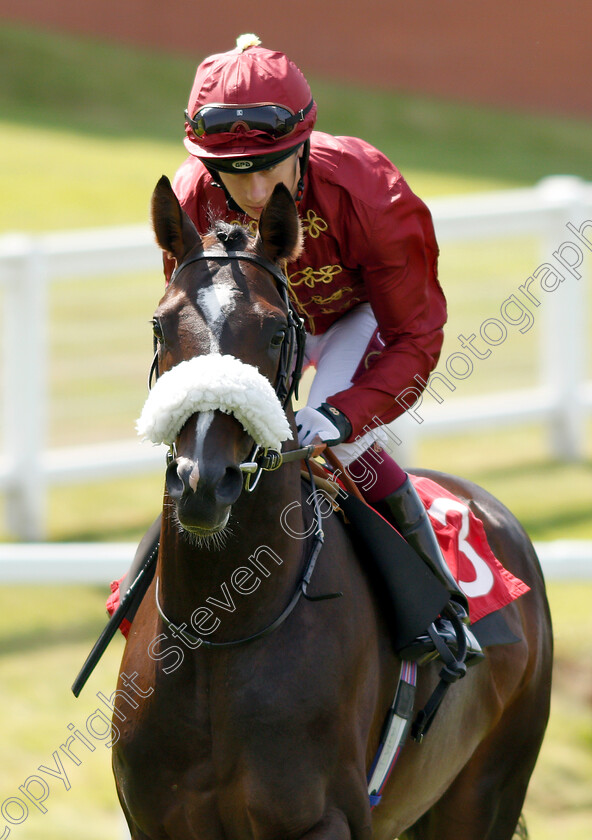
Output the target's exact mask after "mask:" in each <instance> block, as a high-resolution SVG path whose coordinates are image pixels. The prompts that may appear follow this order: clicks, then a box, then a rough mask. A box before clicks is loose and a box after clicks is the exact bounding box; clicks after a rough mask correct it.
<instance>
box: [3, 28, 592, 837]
mask: <svg viewBox="0 0 592 840" xmlns="http://www.w3.org/2000/svg"><path fill="white" fill-rule="evenodd" d="M198 58H199V57H198V56H196V60H197V59H198ZM194 69H195V61H193V60H188V59H185V58H178V57H174V56H169V55H158V54H156V53H154V52H150V53H148V52H144V51H142V50H132V49H129V48H122V47H118V46H114V45H107V44H103V43H99V42H93V41H91V40H88V39H77V38H71V37H66V36H63V37H62V36H59V35H55V34H52V35H48V34H46V33H42V32H36V31H33V30H27V29H22V28H18V27H14V26H11V25H4V26H3V27H2V29H1V30H0V70H1V72H0V160H2V166H1V168H0V187H1V190H2V196H3V199H4V200H3V201H2V202H0V233H2V232H8V231H27V232H36V231H46V230H57V229H67V228H71V227H79V228H82V227H87V226H105V225H112V224H130V223H132V224H133V223H139V224H144V223H146V221H147V213H148V202H149V196H150V194H151V191H152V188H153V186H154V184H155V182H156V180H157V179H158V177H159V176H160V174H161V173H163V172H165V173H167V174H168V175H169V176H172V174H173V173H174V171H175V169H176V168H177V166H178V165H179V163H180V162H181V161H182V159H183V158H184V149H183V146H182V144H181V137H182V111H183V108H184V106H185V102H186V97H187V93H188V91H189V88H190V84H191V80H192V78H193V73H194ZM304 69H306V68H304ZM311 81H312V83H313V88H314V92H315V97H316V98H317V100H318V103H319V112H320V115H321V116H320V119H319V124H318V127H319V128H320V129H322V130H326V131H330V132H333V133H348V134H355V135H360V136H363V137H365V138H366V139H368V140H369V141H371V142H373V143H374V144H375V145H376V146H378V147H379V148H381V149H382V150H383V151H385V152H386V153H387V154H388V155H389V156H390V157H391V158H392V159H393V160H394V161H395V162H396V163H397V164H398V165H399V167H400V168H401V169H402V171H403V172H404V173H405V175H406V177H407V178H408V180H409V182H410V183H411V185H412V187H413V188H414V189H415V190H416V191H417V192H418V193H419V194H420V195H422V196H424V197H426V198H427V199H428V201H429V199H430V198H433V197H436V196H439V195H445V194H452V193H460V192H474V191H480V190H488V189H498V188H505V187H516V186H522V185H531V184H533V183H535V182H536V181H537V180H538V179H540V178H542V177H544V176H546V175H550V174H557V173H569V174H575V175H579V176H581V177H584V178H587V179H588V180H592V160H591V157H590V148H592V124H591V123H589V122H584V121H578V120H569V119H565V118H562V119H561V120H557V119H554V118H551V117H545V116H538V117H537V116H525V115H519V114H514V113H509V112H504V111H502V110H500V109H489V108H475V107H468V106H467V107H465V106H462V105H459V104H452V103H448V102H440V101H430V100H428V99H417V98H412V97H405V96H400V95H397V96H390V95H388V94H386V93H380V94H376V93H375V92H374V91H370V90H365V89H356V88H355V87H352V86H348V87H347V88H342V87H340V86H338V85H334V84H331V85H328V84H325V83H324V82H323V81H322V80H318V79H312V80H311ZM544 258H545V255H542V256H541V254H540V253H539V252H538V250H537V248H536V245H535V244H534V243H533V242H532V241H529V240H525V239H516V240H514V241H509V242H507V241H506V242H503V243H499V242H494V243H472V244H470V245H462V246H461V245H458V246H457V245H454V246H447V247H446V249H445V251H444V253H443V254H442V261H441V276H442V282H443V285H444V287H445V290H446V293H447V296H448V298H449V302H450V322H449V328H448V338H447V345H446V347H445V350H444V357H445V356H446V353H447V352H452V350H453V349H455V339H454V336H456V335H457V334H458V333H459V332H460V331H462V330H464V331H465V332H466V331H467V330H469V331H471V330H474V329H475V327H478V325H479V324H480V323H481V322H482V321H483V320H484V318H487V317H491V316H493V315H495V313H496V308H497V307H499V304H500V303H501V301H502V300H503V299H504V298H505V297H506V296H507V294H509V293H510V292H511V291H514V290H515V289H516V287H517V286H518V285H519V284H520V283H522V282H523V281H524V280H525V279H526V277H528V276H529V275H530V273H531V272H532V271H533V270H534V269H535V268H536V267H537V266H538V265H539V264H540V262H541V261H542V260H543V259H544ZM161 289H162V280H161V277H160V273H159V271H158V270H156V269H155V271H154V272H153V273H147V274H142V275H137V276H131V277H130V276H129V275H126V276H124V277H123V276H122V277H107V278H100V279H98V280H92V281H88V282H86V281H85V282H84V283H80V284H77V283H73V282H70V281H69V282H64V283H61V282H56V283H55V284H54V285H53V286H52V290H51V295H50V307H51V325H50V333H51V334H50V368H49V369H50V377H51V406H50V434H49V436H50V442H51V443H52V444H53V445H63V444H65V443H85V442H88V443H92V442H95V441H102V440H109V439H119V438H122V437H129V436H131V435H132V429H133V421H134V418H135V417H136V416H137V414H138V413H139V410H140V408H141V405H142V402H143V400H144V396H145V385H144V382H145V375H146V372H147V367H148V364H149V355H150V334H149V329H148V325H147V321H148V320H149V318H150V315H151V313H152V310H153V308H154V305H155V302H156V300H157V299H158V297H159V295H160V293H161ZM0 300H1V295H0ZM551 300H552V299H551ZM551 305H552V303H551ZM589 307H590V304H589V303H588V308H589ZM589 314H590V313H589ZM536 315H537V318H536V323H535V326H534V327H533V329H532V330H530V331H529V332H528V333H526V334H525V335H520V334H519V333H518V331H517V330H515V331H514V332H513V334H511V335H509V337H508V340H507V341H506V342H505V343H504V345H503V346H502V347H500V348H496V350H495V352H494V353H493V354H492V358H491V359H490V360H488V361H487V363H486V364H485V363H484V364H481V365H479V366H477V365H476V369H475V373H474V375H473V376H471V378H470V379H469V380H467V381H466V382H465V383H461V384H462V388H461V387H460V386H459V388H458V391H459V394H458V396H462V397H464V396H467V395H468V394H473V393H490V392H494V391H495V390H496V389H498V388H504V389H506V388H508V387H521V386H525V385H529V384H532V382H533V380H535V379H536V376H537V366H536V359H537V356H538V353H539V347H540V344H541V343H542V342H543V341H544V335H543V334H542V327H541V320H542V319H541V318H539V317H538V315H539V313H538V311H537V313H536ZM586 364H587V369H588V372H589V373H590V372H592V359H591V358H590V351H589V355H588V358H587V360H586ZM591 447H592V434H589V435H588V438H587V458H586V460H585V461H584V462H582V463H578V464H564V463H561V462H557V461H555V460H553V459H552V458H551V457H550V456H549V454H548V447H547V445H546V438H545V432H544V430H543V429H542V428H541V427H539V426H533V427H529V428H521V429H517V430H515V431H503V432H502V431H495V430H494V431H492V432H490V433H479V434H475V435H469V434H463V435H458V436H448V437H446V438H439V439H434V440H430V441H426V442H424V443H422V444H421V445H420V448H419V452H418V461H417V463H419V464H421V465H423V466H433V467H435V468H438V469H445V470H450V471H453V472H457V473H459V474H462V475H465V476H467V477H469V478H472V479H473V480H475V481H477V482H479V483H481V484H483V485H485V486H486V487H487V488H488V489H489V490H491V491H492V492H493V493H495V494H496V495H498V496H499V497H500V498H501V499H502V500H503V501H504V502H505V503H506V504H508V505H509V506H510V507H511V508H512V509H513V510H514V512H515V513H517V515H518V516H519V517H520V518H521V520H522V521H523V522H524V524H525V525H526V527H527V529H528V530H529V532H530V534H531V536H532V537H533V538H534V539H552V538H557V537H566V538H574V537H581V538H587V539H590V538H592V521H591V516H590V499H592V466H591V463H590V461H591V456H592V453H591ZM161 488H162V475H160V474H155V475H153V476H148V477H142V478H141V479H134V478H129V479H127V480H122V481H110V482H103V483H98V484H95V485H92V486H75V487H62V488H55V489H54V490H52V492H51V494H50V502H49V516H48V521H49V528H50V536H51V538H52V539H59V540H63V539H66V540H78V539H83V540H84V539H92V540H95V539H96V540H111V539H122V538H123V539H130V540H135V539H137V538H138V537H139V535H140V534H141V533H142V532H143V530H144V528H145V527H146V525H147V523H149V522H150V521H151V520H152V518H153V515H154V512H155V509H156V508H157V507H158V506H159V497H160V494H161ZM2 527H3V526H0V529H1V528H2ZM10 537H11V535H10V534H9V533H7V532H6V531H2V530H0V538H5V539H6V538H10ZM122 571H123V570H122ZM550 594H551V602H552V609H553V614H554V621H555V629H556V640H557V665H556V678H555V679H556V682H555V691H554V700H553V716H552V722H551V726H550V730H549V735H548V739H547V741H546V744H545V747H544V749H543V754H542V757H541V761H540V763H539V765H538V767H537V771H536V774H535V778H534V782H533V786H532V789H531V794H530V797H529V804H528V809H527V815H528V817H529V821H530V826H531V836H532V837H533V838H537V840H557V838H561V840H589V838H590V836H592V795H591V790H590V784H589V782H590V778H591V777H592V727H591V723H590V719H591V718H590V705H591V702H592V683H591V674H592V667H591V666H592V649H591V647H590V642H589V639H590V638H591V637H592V636H591V632H590V631H591V630H592V626H591V624H590V621H591V619H590V615H591V613H590V610H589V603H590V598H591V596H592V586H590V585H588V584H586V585H583V586H582V585H580V584H578V585H575V584H569V583H565V584H553V585H552V586H551V587H550ZM104 596H105V593H104V591H99V590H97V589H94V588H88V587H65V588H63V589H58V588H57V587H38V588H33V589H31V588H28V589H26V590H25V589H24V588H23V587H7V588H6V589H5V590H4V591H3V592H2V593H1V594H0V643H1V645H2V648H1V650H0V657H1V660H0V662H1V668H2V681H1V685H0V703H1V708H2V711H3V714H2V718H1V721H0V741H1V743H2V747H3V756H4V757H5V760H4V761H3V762H2V767H1V769H0V782H1V784H0V795H1V796H2V798H3V799H4V798H5V797H7V796H11V795H18V790H17V788H18V785H20V784H22V783H23V781H24V779H25V778H26V777H27V775H29V774H32V773H35V771H36V768H37V767H38V765H39V764H42V763H44V764H49V766H51V753H52V751H53V750H54V749H56V748H57V747H58V746H59V744H61V743H64V741H65V737H66V736H67V734H68V732H67V729H66V727H67V724H68V723H69V722H73V723H75V724H76V725H78V726H79V725H80V724H81V723H84V720H85V719H86V718H87V717H88V715H89V714H90V713H91V712H92V711H93V710H94V709H95V708H96V706H97V701H96V698H95V693H96V692H97V691H99V690H102V691H103V692H104V693H109V692H110V691H111V690H112V686H113V683H114V678H115V674H116V670H117V664H118V661H119V658H120V655H121V650H122V643H121V640H117V641H116V642H114V643H113V644H112V646H111V649H110V650H109V652H108V654H107V656H106V657H105V658H104V660H103V661H102V662H101V665H100V667H99V669H97V671H96V672H95V674H94V675H93V678H92V682H91V683H90V684H89V686H88V687H87V689H85V693H84V694H83V695H82V698H81V699H80V700H78V701H74V699H73V698H72V697H71V696H70V694H69V685H70V683H71V681H72V679H73V677H74V675H75V673H76V672H77V670H78V668H79V666H80V664H81V663H82V661H83V660H84V657H85V656H86V654H87V652H88V649H89V648H90V646H91V644H92V642H93V641H94V639H95V638H96V635H97V633H98V632H99V630H100V628H101V627H102V624H103V617H102V616H103V603H104ZM105 752H106V751H105V750H104V748H103V747H102V746H100V745H99V746H98V747H97V750H96V751H95V752H94V753H92V754H89V755H88V756H86V757H85V760H84V762H83V764H82V765H81V767H79V768H72V772H71V783H72V788H71V790H70V791H66V790H65V789H63V788H62V789H61V790H60V789H59V788H58V787H57V786H54V787H53V788H52V794H51V797H50V800H48V807H49V813H48V814H45V815H42V814H40V813H38V814H36V815H33V816H31V817H30V818H29V820H27V822H26V823H25V824H23V825H22V826H20V827H15V828H14V829H13V831H14V836H15V837H17V838H19V840H28V838H35V840H50V838H56V840H57V838H58V837H59V838H60V840H63V838H68V837H77V836H80V835H81V834H84V835H85V837H87V838H89V840H93V838H97V840H98V838H104V837H114V836H118V833H119V818H118V816H117V805H116V802H115V795H114V792H113V786H112V781H111V777H110V770H109V761H108V756H107V755H105ZM58 784H59V783H58ZM0 828H2V825H0Z"/></svg>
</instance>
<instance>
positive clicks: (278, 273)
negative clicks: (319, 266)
mask: <svg viewBox="0 0 592 840" xmlns="http://www.w3.org/2000/svg"><path fill="white" fill-rule="evenodd" d="M201 260H214V261H216V262H225V261H228V260H230V261H232V260H236V261H245V262H249V263H252V264H254V265H257V266H259V267H260V268H262V269H263V270H264V271H266V272H267V273H268V274H270V275H271V276H272V277H273V279H274V281H275V284H276V288H277V290H278V292H279V294H280V296H281V298H282V302H283V304H284V307H285V309H286V317H287V326H288V329H287V331H286V334H285V336H284V339H283V341H282V344H281V347H280V356H279V360H278V369H277V374H276V381H275V385H274V390H275V393H276V396H277V398H278V400H279V401H280V403H281V405H282V408H283V409H285V408H286V406H287V405H288V403H289V402H290V400H291V398H292V396H295V397H296V398H298V386H299V383H300V379H301V377H302V365H303V361H304V345H305V341H306V333H305V330H304V322H303V320H302V318H301V317H300V316H299V315H298V314H297V312H296V310H295V309H294V306H293V304H292V302H291V301H290V299H289V296H288V278H287V277H286V275H285V273H284V272H283V271H282V270H281V268H279V266H277V265H276V264H275V263H273V262H271V260H268V259H266V257H262V256H260V255H259V254H256V253H254V252H252V251H237V250H225V251H219V250H213V249H207V250H204V251H199V252H198V253H196V254H193V255H192V256H191V257H189V258H188V259H186V260H184V261H183V262H181V263H180V264H179V265H178V266H177V267H176V268H175V270H174V271H173V273H172V275H171V279H170V281H169V285H171V284H172V283H174V282H175V280H176V279H177V277H178V276H179V274H180V273H181V272H182V271H183V270H184V269H185V268H186V267H187V266H188V265H192V264H193V263H195V262H199V261H201ZM154 342H155V346H154V358H153V360H152V365H151V366H150V373H149V376H148V388H149V389H150V388H151V387H152V383H153V382H155V381H156V380H157V379H158V377H159V369H158V346H157V345H158V342H157V340H156V338H155V340H154ZM317 450H318V447H315V446H307V447H304V448H302V449H294V450H291V451H289V452H279V451H276V450H274V449H264V448H262V447H261V446H259V444H257V443H255V444H254V446H253V449H252V450H251V452H250V454H249V458H248V460H247V461H245V462H244V463H242V464H240V469H241V470H242V472H243V473H244V474H245V480H244V489H245V490H246V492H248V493H252V492H253V490H254V489H255V487H256V486H257V484H258V483H259V479H260V478H261V474H262V472H270V471H273V470H277V469H279V467H280V466H281V465H282V464H283V463H285V462H288V461H296V460H306V461H307V460H308V459H309V458H310V457H312V456H313V455H314V454H316V452H317ZM168 457H169V460H173V459H174V457H175V451H174V444H173V446H172V447H171V449H170V451H169V456H168Z"/></svg>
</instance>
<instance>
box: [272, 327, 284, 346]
mask: <svg viewBox="0 0 592 840" xmlns="http://www.w3.org/2000/svg"><path fill="white" fill-rule="evenodd" d="M285 337H286V328H285V327H282V328H281V329H280V330H278V331H277V332H276V333H275V335H274V336H273V338H272V339H271V341H270V342H269V345H270V347H281V346H282V344H283V343H284V339H285Z"/></svg>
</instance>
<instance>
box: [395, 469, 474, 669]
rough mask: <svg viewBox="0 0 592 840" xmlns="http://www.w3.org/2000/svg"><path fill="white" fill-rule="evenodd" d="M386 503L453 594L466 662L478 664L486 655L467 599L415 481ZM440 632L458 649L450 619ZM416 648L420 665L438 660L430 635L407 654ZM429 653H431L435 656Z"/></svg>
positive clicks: (438, 624) (440, 621) (401, 529)
mask: <svg viewBox="0 0 592 840" xmlns="http://www.w3.org/2000/svg"><path fill="white" fill-rule="evenodd" d="M384 502H385V503H386V505H387V506H388V510H389V512H390V514H391V516H392V518H393V521H394V524H395V525H396V527H397V530H398V531H399V532H400V533H401V535H402V536H403V537H405V539H406V540H407V542H408V543H409V545H410V546H411V547H412V548H413V549H414V550H415V551H416V552H417V554H419V556H420V557H421V558H422V560H423V561H424V562H425V563H426V565H427V566H428V567H429V568H430V569H431V571H432V572H433V573H434V575H435V576H436V577H437V578H438V580H439V581H440V583H442V584H443V585H444V586H445V587H446V589H447V590H448V592H449V593H450V607H451V608H452V609H454V611H455V613H456V615H457V617H458V618H459V619H460V621H461V622H462V626H463V629H464V632H465V637H466V641H467V656H466V660H465V661H466V663H467V665H469V664H475V663H476V662H478V661H479V660H481V659H483V651H482V649H481V645H480V644H479V642H478V641H477V639H476V638H475V635H474V633H473V632H472V630H471V629H470V628H469V626H468V625H469V607H468V602H467V598H466V596H465V594H464V593H463V592H462V591H461V590H460V589H459V586H458V583H457V582H456V581H455V579H454V577H453V576H452V574H451V572H450V569H449V568H448V566H447V565H446V562H445V560H444V557H443V556H442V551H441V549H440V545H439V543H438V540H437V538H436V535H435V533H434V530H433V528H432V523H431V522H430V518H429V516H428V515H427V512H426V509H425V507H424V505H423V502H422V501H421V499H420V497H419V495H418V493H417V490H416V489H415V487H414V486H413V484H412V483H411V480H410V479H409V478H407V480H406V481H405V483H404V484H403V485H402V486H401V487H400V488H399V489H398V490H395V492H394V493H391V495H390V496H387V497H386V499H384ZM436 629H437V631H438V634H439V635H441V636H443V637H444V640H445V641H446V643H447V644H448V645H449V646H452V647H455V646H456V633H455V632H454V629H453V628H452V626H451V623H450V621H449V620H448V619H446V618H445V617H441V618H439V619H438V620H437V621H436ZM414 648H416V649H417V651H416V652H417V654H418V657H419V659H418V661H420V662H427V661H429V660H430V659H433V658H435V657H436V656H437V651H434V650H433V643H432V641H431V639H430V637H429V636H427V635H426V636H425V637H424V636H421V637H419V638H418V639H417V640H416V641H415V642H412V644H411V645H410V650H409V651H407V652H408V653H410V654H413V649H414ZM422 648H426V649H427V650H428V652H427V653H426V655H425V656H422V655H421V650H422ZM429 649H431V655H430V652H429ZM414 658H415V657H414Z"/></svg>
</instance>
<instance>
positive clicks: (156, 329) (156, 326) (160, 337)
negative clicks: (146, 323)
mask: <svg viewBox="0 0 592 840" xmlns="http://www.w3.org/2000/svg"><path fill="white" fill-rule="evenodd" d="M152 332H153V333H154V338H155V339H156V340H157V341H160V342H162V341H164V333H163V331H162V326H161V324H160V321H159V320H158V318H153V319H152Z"/></svg>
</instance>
